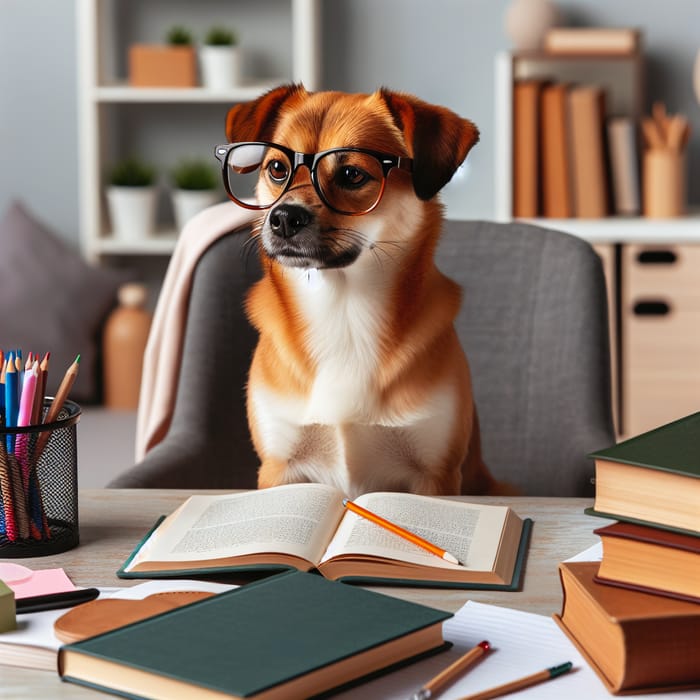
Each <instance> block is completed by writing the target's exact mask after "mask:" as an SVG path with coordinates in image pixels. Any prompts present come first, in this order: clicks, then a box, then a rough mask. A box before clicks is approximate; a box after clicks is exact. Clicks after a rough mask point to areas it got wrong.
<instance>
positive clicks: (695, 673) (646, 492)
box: [555, 413, 700, 693]
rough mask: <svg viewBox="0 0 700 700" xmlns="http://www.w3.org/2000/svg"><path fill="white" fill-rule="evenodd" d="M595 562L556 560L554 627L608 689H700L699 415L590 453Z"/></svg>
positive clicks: (591, 510) (620, 690)
mask: <svg viewBox="0 0 700 700" xmlns="http://www.w3.org/2000/svg"><path fill="white" fill-rule="evenodd" d="M591 457H593V458H594V459H595V463H596V495H595V501H594V506H593V508H590V509H588V510H587V511H586V512H587V513H589V514H591V515H596V516H603V517H605V518H611V519H614V520H616V521H617V522H615V523H613V524H612V525H607V526H605V527H601V528H599V529H597V530H595V532H596V533H597V534H598V535H600V537H601V540H602V545H603V556H602V560H601V561H600V562H568V563H567V562H565V563H562V564H560V569H559V572H560V576H561V582H562V588H563V593H564V602H563V605H562V612H561V615H556V616H555V619H556V620H557V622H559V624H560V626H561V627H562V629H563V630H564V631H565V632H566V633H567V635H568V636H569V637H570V638H571V639H572V641H573V642H574V643H575V644H576V646H577V647H578V648H579V650H580V651H581V653H582V654H583V655H584V656H585V657H586V659H587V660H588V661H589V663H590V665H591V666H592V668H593V669H594V670H595V671H596V672H597V673H598V675H599V676H600V677H601V679H602V680H603V681H604V683H605V684H606V686H607V687H608V689H609V690H610V691H611V692H613V693H619V692H623V691H628V692H642V691H646V692H653V691H655V690H661V689H674V688H686V687H697V686H700V413H694V414H692V415H690V416H687V417H685V418H682V419H680V420H677V421H674V422H673V423H669V424H667V425H664V426H661V427H660V428H656V429H654V430H651V431H649V432H646V433H643V434H641V435H638V436H637V437H634V438H632V439H630V440H626V441H624V442H621V443H619V444H617V445H614V446H613V447H610V448H607V449H604V450H600V451H598V452H595V453H593V454H592V455H591Z"/></svg>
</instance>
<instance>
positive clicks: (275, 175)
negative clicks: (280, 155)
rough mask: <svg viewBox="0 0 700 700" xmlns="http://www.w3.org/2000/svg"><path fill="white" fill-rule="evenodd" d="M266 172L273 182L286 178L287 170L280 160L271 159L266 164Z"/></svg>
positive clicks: (279, 181)
mask: <svg viewBox="0 0 700 700" xmlns="http://www.w3.org/2000/svg"><path fill="white" fill-rule="evenodd" d="M267 174H268V175H269V176H270V179H271V180H272V181H273V182H276V183H282V182H284V181H285V180H286V179H287V176H288V175H289V170H288V169H287V166H286V165H285V164H284V163H283V162H282V161H281V160H273V161H270V162H269V163H268V165H267Z"/></svg>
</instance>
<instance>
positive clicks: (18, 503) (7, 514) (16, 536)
mask: <svg viewBox="0 0 700 700" xmlns="http://www.w3.org/2000/svg"><path fill="white" fill-rule="evenodd" d="M52 401H53V397H48V396H47V397H46V398H45V399H44V415H45V414H46V411H47V410H48V408H49V406H50V405H51V402H52ZM79 420H80V407H79V406H78V404H76V403H74V402H73V401H66V402H65V403H64V404H63V406H62V407H61V410H60V411H59V413H58V417H57V418H56V420H55V421H53V422H51V423H41V424H39V425H30V426H27V427H25V428H0V501H1V503H2V508H0V558H3V557H8V558H18V557H40V556H45V555H48V554H58V553H59V552H65V551H66V550H67V549H71V548H73V547H75V546H77V544H78V542H79V532H78V446H77V439H76V437H77V436H76V426H77V423H78V421H79Z"/></svg>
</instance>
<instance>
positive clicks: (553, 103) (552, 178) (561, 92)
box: [540, 83, 572, 219]
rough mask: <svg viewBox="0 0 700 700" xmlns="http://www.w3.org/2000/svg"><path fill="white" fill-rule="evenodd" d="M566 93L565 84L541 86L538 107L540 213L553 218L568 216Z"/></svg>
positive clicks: (570, 211) (569, 165)
mask: <svg viewBox="0 0 700 700" xmlns="http://www.w3.org/2000/svg"><path fill="white" fill-rule="evenodd" d="M568 90H569V85H568V84H566V83H550V84H547V85H545V86H544V87H543V89H542V101H541V106H540V114H541V119H540V145H541V162H542V167H541V173H542V214H543V215H544V216H546V217H550V218H555V219H566V218H569V217H570V216H571V215H572V202H571V177H570V173H571V163H570V157H569V126H568V124H569V118H568V114H567V95H568Z"/></svg>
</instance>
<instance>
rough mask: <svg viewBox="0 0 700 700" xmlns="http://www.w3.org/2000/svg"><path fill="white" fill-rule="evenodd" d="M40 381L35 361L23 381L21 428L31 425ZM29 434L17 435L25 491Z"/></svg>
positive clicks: (20, 407)
mask: <svg viewBox="0 0 700 700" xmlns="http://www.w3.org/2000/svg"><path fill="white" fill-rule="evenodd" d="M38 381H39V363H38V362H37V361H34V364H33V365H32V368H31V369H29V370H27V371H25V373H24V381H23V382H22V394H21V396H20V399H19V413H18V414H17V427H18V428H21V427H24V426H27V425H30V424H31V422H32V412H33V410H34V394H35V393H36V388H37V382H38ZM28 448H29V434H28V433H21V434H20V435H18V436H17V446H16V448H15V453H16V455H17V459H18V460H19V463H20V465H21V467H22V481H23V484H24V491H25V493H27V490H28V488H29V449H28Z"/></svg>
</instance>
